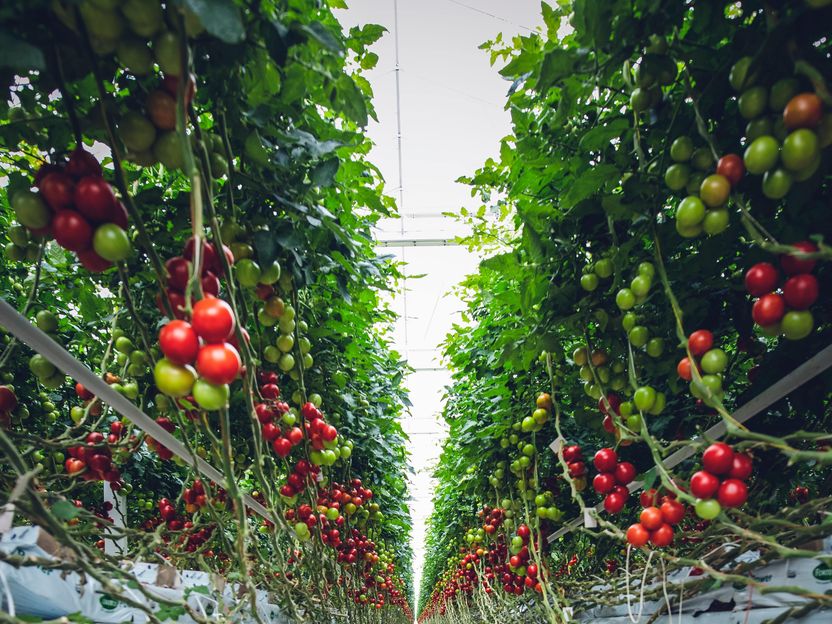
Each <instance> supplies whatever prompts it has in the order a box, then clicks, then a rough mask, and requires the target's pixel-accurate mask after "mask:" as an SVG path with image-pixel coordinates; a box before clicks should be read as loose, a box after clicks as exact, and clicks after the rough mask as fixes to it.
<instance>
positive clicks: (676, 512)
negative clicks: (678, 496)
mask: <svg viewBox="0 0 832 624" xmlns="http://www.w3.org/2000/svg"><path fill="white" fill-rule="evenodd" d="M659 511H661V512H662V520H664V521H665V522H667V523H668V524H679V523H680V522H681V521H682V518H684V517H685V506H684V505H683V504H682V503H680V502H679V501H675V500H667V501H665V502H663V503H662V506H661V507H660V508H659Z"/></svg>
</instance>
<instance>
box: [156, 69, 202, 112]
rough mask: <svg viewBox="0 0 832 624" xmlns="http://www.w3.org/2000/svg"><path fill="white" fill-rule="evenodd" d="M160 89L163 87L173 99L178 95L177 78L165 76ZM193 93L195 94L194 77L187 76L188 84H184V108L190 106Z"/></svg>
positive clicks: (191, 75) (170, 75) (171, 75)
mask: <svg viewBox="0 0 832 624" xmlns="http://www.w3.org/2000/svg"><path fill="white" fill-rule="evenodd" d="M162 87H164V89H165V91H167V92H168V93H170V94H171V95H172V96H173V97H177V95H178V93H179V76H174V75H173V74H165V77H164V78H162ZM194 93H196V76H194V75H193V74H188V82H187V83H186V84H185V106H186V107H187V106H188V105H190V103H191V99H193V97H194Z"/></svg>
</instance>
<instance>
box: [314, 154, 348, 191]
mask: <svg viewBox="0 0 832 624" xmlns="http://www.w3.org/2000/svg"><path fill="white" fill-rule="evenodd" d="M340 162H341V161H340V160H339V159H338V157H337V156H336V157H334V158H329V159H327V160H325V161H323V162H320V163H318V164H317V165H315V168H314V169H313V170H312V173H310V174H309V177H310V179H311V180H312V183H313V184H314V185H315V186H332V181H333V180H334V179H335V174H336V173H338V167H339V166H340Z"/></svg>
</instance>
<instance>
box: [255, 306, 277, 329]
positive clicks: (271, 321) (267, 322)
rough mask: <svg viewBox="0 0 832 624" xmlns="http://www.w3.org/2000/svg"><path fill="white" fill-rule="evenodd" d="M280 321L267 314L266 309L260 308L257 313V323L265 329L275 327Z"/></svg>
mask: <svg viewBox="0 0 832 624" xmlns="http://www.w3.org/2000/svg"><path fill="white" fill-rule="evenodd" d="M277 321H278V319H277V318H276V317H274V316H271V315H270V314H269V313H267V312H266V310H265V308H260V310H258V311H257V322H258V323H260V324H261V325H262V326H263V327H274V326H275V325H277Z"/></svg>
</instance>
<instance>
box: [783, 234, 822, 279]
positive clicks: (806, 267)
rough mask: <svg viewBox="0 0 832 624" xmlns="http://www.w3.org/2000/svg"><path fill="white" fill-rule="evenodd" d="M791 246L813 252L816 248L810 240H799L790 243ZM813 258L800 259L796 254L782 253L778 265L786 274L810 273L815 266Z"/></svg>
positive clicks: (805, 251)
mask: <svg viewBox="0 0 832 624" xmlns="http://www.w3.org/2000/svg"><path fill="white" fill-rule="evenodd" d="M792 247H796V248H797V249H799V250H800V251H802V252H804V253H814V252H816V251H817V250H818V248H817V245H815V244H814V243H813V242H811V241H800V242H798V243H792ZM815 264H816V262H815V260H802V259H800V258H798V257H797V256H793V255H791V254H784V255H782V256H780V266H781V267H783V271H784V272H785V273H786V275H798V274H800V273H811V272H812V269H814V268H815Z"/></svg>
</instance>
